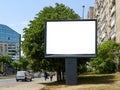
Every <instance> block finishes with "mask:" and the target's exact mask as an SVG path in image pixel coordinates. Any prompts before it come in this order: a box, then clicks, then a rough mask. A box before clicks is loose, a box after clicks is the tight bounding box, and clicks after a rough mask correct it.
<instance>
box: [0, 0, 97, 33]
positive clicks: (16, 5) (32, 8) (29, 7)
mask: <svg viewBox="0 0 120 90" xmlns="http://www.w3.org/2000/svg"><path fill="white" fill-rule="evenodd" d="M94 2H95V0H0V24H5V25H7V26H9V27H10V28H12V29H13V30H15V31H16V32H18V33H20V34H21V35H23V28H24V27H27V25H28V24H29V21H30V20H33V19H34V17H35V16H36V14H37V13H38V12H40V10H42V9H43V8H44V7H46V6H53V7H54V6H55V3H63V4H65V6H68V7H70V8H71V9H73V10H74V11H75V12H76V13H77V14H79V15H80V16H81V17H82V11H83V8H82V6H83V5H85V8H84V12H85V13H84V17H85V18H86V16H87V12H88V9H89V7H90V6H93V5H94Z"/></svg>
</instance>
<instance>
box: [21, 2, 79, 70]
mask: <svg viewBox="0 0 120 90" xmlns="http://www.w3.org/2000/svg"><path fill="white" fill-rule="evenodd" d="M78 19H80V16H79V15H78V14H76V13H75V12H74V11H73V9H70V8H69V7H67V6H65V5H64V4H58V3H56V4H55V7H52V6H49V7H45V8H43V10H41V11H40V12H39V13H38V14H37V15H36V17H35V18H34V20H32V21H30V24H29V25H28V27H27V28H24V35H23V38H24V41H23V42H22V49H23V52H24V54H25V55H26V57H28V58H31V59H32V60H33V65H32V66H33V68H34V70H35V71H37V70H41V69H42V68H44V69H49V67H50V68H52V69H53V65H57V66H54V67H58V66H60V67H63V65H64V64H63V63H62V62H61V61H60V60H59V61H55V60H54V61H51V59H45V58H44V29H45V20H78ZM53 63H54V64H53ZM55 63H57V64H55ZM34 66H35V67H34Z"/></svg>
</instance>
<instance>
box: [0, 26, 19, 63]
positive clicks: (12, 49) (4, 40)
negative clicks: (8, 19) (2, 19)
mask: <svg viewBox="0 0 120 90" xmlns="http://www.w3.org/2000/svg"><path fill="white" fill-rule="evenodd" d="M20 43H21V35H20V34H19V33H17V32H16V31H14V30H13V29H11V28H10V27H8V26H6V25H3V24H0V56H5V55H9V56H10V57H11V58H12V59H13V60H15V61H19V60H20V56H21V49H20Z"/></svg>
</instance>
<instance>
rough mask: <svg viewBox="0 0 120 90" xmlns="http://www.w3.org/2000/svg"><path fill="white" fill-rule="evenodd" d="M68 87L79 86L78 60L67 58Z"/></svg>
mask: <svg viewBox="0 0 120 90" xmlns="http://www.w3.org/2000/svg"><path fill="white" fill-rule="evenodd" d="M65 72H66V85H76V84H77V58H65Z"/></svg>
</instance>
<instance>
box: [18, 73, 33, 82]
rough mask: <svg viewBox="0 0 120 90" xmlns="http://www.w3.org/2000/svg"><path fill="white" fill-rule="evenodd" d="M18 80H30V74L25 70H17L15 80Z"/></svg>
mask: <svg viewBox="0 0 120 90" xmlns="http://www.w3.org/2000/svg"><path fill="white" fill-rule="evenodd" d="M19 80H22V81H28V80H29V81H32V76H31V75H30V73H29V72H27V71H17V74H16V81H19Z"/></svg>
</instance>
